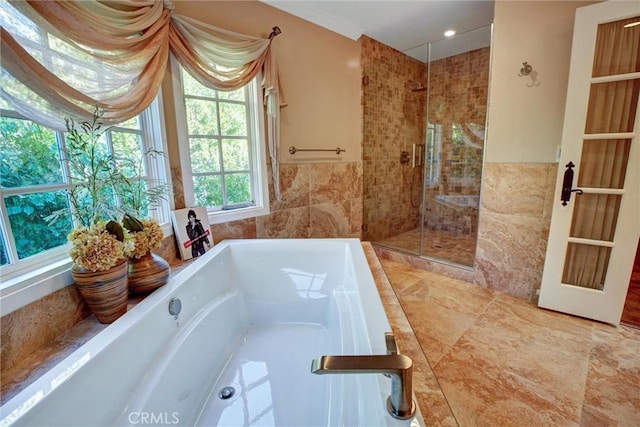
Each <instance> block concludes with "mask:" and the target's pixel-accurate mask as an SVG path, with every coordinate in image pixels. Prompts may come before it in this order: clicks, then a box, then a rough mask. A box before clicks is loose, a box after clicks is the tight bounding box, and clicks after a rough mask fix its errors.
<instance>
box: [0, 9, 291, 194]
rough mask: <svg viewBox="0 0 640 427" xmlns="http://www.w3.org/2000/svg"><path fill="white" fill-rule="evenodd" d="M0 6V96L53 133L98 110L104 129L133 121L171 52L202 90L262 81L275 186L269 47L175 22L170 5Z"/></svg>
mask: <svg viewBox="0 0 640 427" xmlns="http://www.w3.org/2000/svg"><path fill="white" fill-rule="evenodd" d="M0 6H1V7H0V43H1V46H0V53H1V60H0V64H1V68H0V83H1V89H0V94H1V96H2V98H3V99H4V100H5V101H6V102H8V103H9V104H10V105H12V106H13V107H14V108H15V109H16V110H17V111H19V112H20V113H21V114H23V115H24V116H25V117H27V118H29V119H30V120H33V121H35V122H37V123H40V124H42V125H45V126H47V127H50V128H53V129H58V130H64V129H65V120H64V119H65V118H73V119H74V120H76V121H83V120H89V119H90V118H91V117H92V114H93V112H94V110H95V108H96V107H98V108H99V109H101V110H103V111H104V116H103V120H104V121H105V123H106V124H109V123H115V122H120V121H123V120H127V119H129V118H131V117H134V116H136V115H138V114H139V113H141V112H142V111H143V110H144V109H146V108H147V107H148V106H149V104H150V103H151V102H152V100H153V99H154V98H155V96H156V95H157V93H158V90H159V89H160V85H161V83H162V80H163V77H164V73H165V71H166V69H167V61H168V58H169V52H170V51H171V52H172V53H173V54H174V55H175V56H176V58H177V59H178V61H179V62H180V63H181V65H182V66H183V67H185V68H186V69H187V70H188V71H189V72H190V73H191V74H192V75H193V76H195V77H196V79H198V80H199V81H200V82H201V83H203V84H206V85H212V86H214V87H216V88H218V89H221V90H233V89H238V88H240V87H242V86H244V85H246V84H247V83H248V82H250V81H251V80H252V79H253V78H255V77H256V75H257V74H258V73H259V72H260V71H262V72H263V74H262V76H263V78H262V82H261V84H262V88H263V90H264V99H265V105H266V110H267V133H268V135H267V137H268V143H269V148H270V156H271V159H272V166H274V169H275V170H274V179H275V182H274V184H277V175H276V172H277V167H276V166H277V150H278V146H279V133H280V132H279V122H280V120H279V110H280V105H281V102H280V88H279V79H278V72H277V65H276V62H275V57H274V55H273V53H272V51H271V46H272V44H271V42H272V40H273V38H272V37H269V38H266V39H264V38H259V37H252V36H247V35H242V34H238V33H234V32H232V31H228V30H224V29H221V28H216V27H214V26H211V25H207V24H205V23H202V22H199V21H197V20H194V19H191V18H188V17H184V16H179V15H176V14H174V13H173V4H172V3H171V1H170V0H165V1H161V0H109V1H63V0H60V1H23V0H20V1H7V0H0ZM213 7H215V4H214V5H213ZM278 187H279V186H277V185H276V186H275V188H276V192H277V189H278Z"/></svg>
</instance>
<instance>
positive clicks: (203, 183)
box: [193, 175, 223, 206]
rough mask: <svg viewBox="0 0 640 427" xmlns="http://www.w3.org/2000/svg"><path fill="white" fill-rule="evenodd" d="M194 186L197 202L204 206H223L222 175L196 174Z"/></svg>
mask: <svg viewBox="0 0 640 427" xmlns="http://www.w3.org/2000/svg"><path fill="white" fill-rule="evenodd" d="M193 188H194V189H195V193H196V204H197V205H202V206H222V205H223V202H222V177H221V176H220V175H213V176H211V175H209V176H194V177H193Z"/></svg>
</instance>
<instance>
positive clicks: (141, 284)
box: [129, 251, 171, 295]
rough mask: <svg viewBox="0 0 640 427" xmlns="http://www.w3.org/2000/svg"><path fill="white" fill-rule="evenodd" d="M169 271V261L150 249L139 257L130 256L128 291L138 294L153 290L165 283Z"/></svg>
mask: <svg viewBox="0 0 640 427" xmlns="http://www.w3.org/2000/svg"><path fill="white" fill-rule="evenodd" d="M170 272H171V267H169V263H168V262H167V261H166V260H165V259H164V258H162V257H161V256H159V255H156V254H154V253H153V252H151V251H149V252H147V253H146V254H144V255H142V256H141V257H140V258H130V259H129V293H130V294H131V295H140V294H147V293H150V292H153V291H154V290H156V289H158V288H159V287H160V286H163V285H164V284H166V283H167V280H169V273H170Z"/></svg>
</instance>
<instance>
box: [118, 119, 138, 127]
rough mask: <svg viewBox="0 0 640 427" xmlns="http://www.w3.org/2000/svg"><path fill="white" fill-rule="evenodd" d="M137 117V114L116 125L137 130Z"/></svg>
mask: <svg viewBox="0 0 640 427" xmlns="http://www.w3.org/2000/svg"><path fill="white" fill-rule="evenodd" d="M138 117H139V116H135V117H131V118H130V119H129V120H127V121H126V122H122V123H120V124H119V125H118V127H121V128H127V129H136V130H139V129H140V120H139V118H138Z"/></svg>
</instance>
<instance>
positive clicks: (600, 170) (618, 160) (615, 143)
mask: <svg viewBox="0 0 640 427" xmlns="http://www.w3.org/2000/svg"><path fill="white" fill-rule="evenodd" d="M630 149H631V140H630V139H604V140H586V141H584V142H583V144H582V156H581V158H580V173H579V174H578V187H588V188H622V187H623V186H624V177H625V175H626V172H627V163H628V162H629V150H630Z"/></svg>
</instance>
